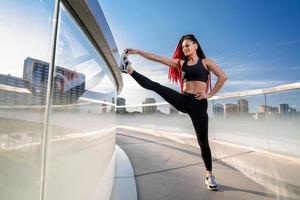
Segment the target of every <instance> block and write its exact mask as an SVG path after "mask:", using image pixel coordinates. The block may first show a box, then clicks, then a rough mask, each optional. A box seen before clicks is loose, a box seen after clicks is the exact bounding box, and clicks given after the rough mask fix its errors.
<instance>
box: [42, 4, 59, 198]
mask: <svg viewBox="0 0 300 200" xmlns="http://www.w3.org/2000/svg"><path fill="white" fill-rule="evenodd" d="M59 5H60V0H55V5H54V15H53V25H52V38H51V54H50V63H49V73H48V74H49V75H48V86H47V99H46V105H45V117H44V131H43V137H42V144H41V147H42V148H43V149H42V166H41V187H40V200H44V198H45V188H46V187H45V185H46V172H47V171H46V167H47V159H48V157H47V155H48V154H47V153H48V142H49V121H50V114H51V104H52V96H53V84H52V81H53V78H54V73H55V52H56V40H57V29H58V17H59Z"/></svg>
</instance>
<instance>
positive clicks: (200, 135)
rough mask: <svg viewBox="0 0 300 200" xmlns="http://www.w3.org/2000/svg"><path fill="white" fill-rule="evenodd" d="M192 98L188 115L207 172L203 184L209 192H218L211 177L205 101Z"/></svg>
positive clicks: (213, 178)
mask: <svg viewBox="0 0 300 200" xmlns="http://www.w3.org/2000/svg"><path fill="white" fill-rule="evenodd" d="M194 98H195V97H194V96H192V98H191V99H190V103H189V106H188V114H189V116H190V117H191V119H192V122H193V126H194V129H195V132H196V136H197V140H198V143H199V146H200V149H201V156H202V158H203V161H204V164H205V168H206V171H207V175H206V179H205V184H206V185H207V188H208V189H210V190H214V191H216V190H218V185H217V183H216V181H215V177H214V176H213V175H212V157H211V151H210V146H209V142H208V114H207V99H202V100H196V99H194Z"/></svg>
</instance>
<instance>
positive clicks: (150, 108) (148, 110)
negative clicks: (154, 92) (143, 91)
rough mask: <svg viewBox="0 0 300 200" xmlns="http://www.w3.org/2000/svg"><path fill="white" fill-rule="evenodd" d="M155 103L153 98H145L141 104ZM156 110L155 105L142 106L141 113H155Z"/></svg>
mask: <svg viewBox="0 0 300 200" xmlns="http://www.w3.org/2000/svg"><path fill="white" fill-rule="evenodd" d="M151 103H156V100H155V99H154V98H146V99H145V101H143V104H151ZM156 112H157V106H143V113H156Z"/></svg>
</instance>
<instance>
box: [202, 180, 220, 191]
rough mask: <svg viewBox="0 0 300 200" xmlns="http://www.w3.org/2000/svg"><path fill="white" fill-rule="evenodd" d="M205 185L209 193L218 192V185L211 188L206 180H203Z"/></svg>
mask: <svg viewBox="0 0 300 200" xmlns="http://www.w3.org/2000/svg"><path fill="white" fill-rule="evenodd" d="M205 185H206V187H207V189H209V190H211V191H218V190H219V186H218V185H217V186H216V187H213V188H211V187H209V184H208V182H207V180H205Z"/></svg>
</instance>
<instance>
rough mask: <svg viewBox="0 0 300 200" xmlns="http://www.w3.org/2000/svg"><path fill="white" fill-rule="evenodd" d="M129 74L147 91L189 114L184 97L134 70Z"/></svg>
mask: <svg viewBox="0 0 300 200" xmlns="http://www.w3.org/2000/svg"><path fill="white" fill-rule="evenodd" d="M129 74H130V75H131V76H132V77H133V78H134V79H135V80H136V82H137V83H138V84H139V85H140V86H142V87H143V88H145V89H148V90H152V91H154V92H156V93H157V94H158V95H160V96H161V97H162V98H163V99H164V100H166V101H167V102H168V103H170V104H171V105H172V106H174V107H175V108H176V109H177V110H179V111H180V112H183V113H187V110H186V108H185V107H186V106H185V104H184V101H183V97H182V95H181V94H180V93H179V92H177V91H175V90H173V89H171V88H168V87H166V86H163V85H161V84H159V83H157V82H154V81H152V80H150V79H149V78H147V77H145V76H143V75H141V74H140V73H138V72H136V71H135V70H132V71H130V72H129Z"/></svg>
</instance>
